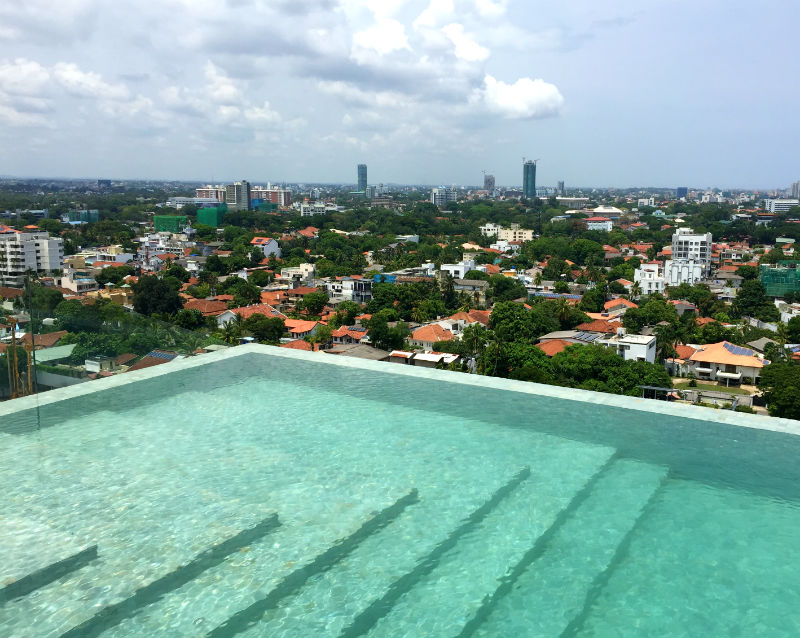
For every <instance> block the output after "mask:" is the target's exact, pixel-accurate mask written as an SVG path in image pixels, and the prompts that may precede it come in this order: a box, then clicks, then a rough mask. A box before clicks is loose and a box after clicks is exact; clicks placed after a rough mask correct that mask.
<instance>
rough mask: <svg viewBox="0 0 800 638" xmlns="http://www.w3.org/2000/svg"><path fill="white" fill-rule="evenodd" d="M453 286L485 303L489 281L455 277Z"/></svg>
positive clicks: (478, 302)
mask: <svg viewBox="0 0 800 638" xmlns="http://www.w3.org/2000/svg"><path fill="white" fill-rule="evenodd" d="M453 288H454V289H455V291H456V292H465V293H467V294H468V295H469V296H470V297H471V298H472V300H473V301H474V302H475V303H477V304H479V305H484V304H485V303H486V292H487V291H488V289H489V282H488V281H483V280H482V279H454V280H453Z"/></svg>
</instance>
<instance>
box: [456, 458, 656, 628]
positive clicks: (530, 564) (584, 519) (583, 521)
mask: <svg viewBox="0 0 800 638" xmlns="http://www.w3.org/2000/svg"><path fill="white" fill-rule="evenodd" d="M666 476H667V469H666V468H664V467H662V466H658V465H651V464H648V463H642V462H639V461H634V460H630V459H620V460H617V461H615V462H614V463H613V464H612V465H610V466H609V467H608V468H607V470H606V471H605V472H603V474H602V475H601V476H599V477H598V480H597V481H596V482H595V484H594V485H593V487H592V490H591V492H590V493H589V494H588V496H587V498H586V499H585V500H583V501H582V502H581V503H580V504H579V505H578V506H577V507H576V508H575V509H574V511H572V512H571V513H570V515H569V516H568V517H567V518H566V519H565V520H564V521H563V523H562V524H561V525H558V526H557V527H556V528H555V529H553V531H552V533H551V534H549V535H548V536H547V537H546V538H545V539H544V542H543V543H541V544H538V545H535V546H534V547H533V548H532V549H531V551H530V552H529V553H528V554H527V555H526V556H523V558H522V560H521V561H520V562H519V563H518V564H517V566H516V567H515V569H514V570H513V571H512V573H511V574H510V576H509V578H508V579H507V580H506V581H504V582H503V583H502V584H501V585H500V587H499V588H498V589H497V591H496V592H495V593H494V594H493V596H492V597H491V598H489V599H487V600H486V601H485V603H484V605H483V606H482V608H481V609H479V610H478V612H477V613H476V615H475V616H473V618H472V619H471V620H470V621H469V622H468V623H467V624H466V625H465V626H464V629H463V630H462V632H461V634H460V636H459V638H489V637H494V636H526V638H527V637H530V638H536V637H538V636H542V637H551V636H561V635H571V634H572V632H571V631H570V627H571V626H572V625H573V624H574V622H575V620H576V619H578V618H579V617H580V616H581V614H582V613H583V610H584V608H585V607H586V606H587V605H588V604H590V603H591V600H592V597H593V593H594V590H595V589H596V588H597V585H598V579H600V578H601V577H602V574H603V573H604V572H605V571H606V570H607V569H608V568H609V566H610V565H611V564H612V561H613V559H614V556H615V553H616V551H617V548H618V547H619V546H620V544H621V543H622V542H623V541H624V539H625V538H626V536H627V535H628V534H629V532H630V531H631V529H633V527H634V525H635V524H636V522H637V521H638V520H639V518H640V516H641V514H642V511H643V510H644V508H645V506H646V505H647V504H648V503H649V502H650V501H651V499H652V498H653V496H654V495H655V494H657V493H658V490H659V488H660V487H661V485H662V484H663V483H664V480H665V479H666Z"/></svg>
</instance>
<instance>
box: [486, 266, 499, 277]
mask: <svg viewBox="0 0 800 638" xmlns="http://www.w3.org/2000/svg"><path fill="white" fill-rule="evenodd" d="M499 273H500V266H495V265H494V264H486V274H487V275H497V274H499Z"/></svg>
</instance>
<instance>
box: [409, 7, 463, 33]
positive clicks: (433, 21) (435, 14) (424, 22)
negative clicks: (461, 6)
mask: <svg viewBox="0 0 800 638" xmlns="http://www.w3.org/2000/svg"><path fill="white" fill-rule="evenodd" d="M454 13H455V6H454V4H453V0H431V1H430V3H429V4H428V6H427V7H426V8H425V10H424V11H423V12H422V13H420V14H419V15H418V16H417V17H416V19H415V20H414V23H413V26H414V29H416V30H417V31H419V30H421V29H425V28H428V29H433V28H435V27H438V26H439V25H440V24H441V23H442V22H445V21H446V20H449V19H450V17H451V16H452V15H453V14H454Z"/></svg>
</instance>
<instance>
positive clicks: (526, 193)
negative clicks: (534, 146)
mask: <svg viewBox="0 0 800 638" xmlns="http://www.w3.org/2000/svg"><path fill="white" fill-rule="evenodd" d="M522 197H523V198H525V199H533V198H534V197H536V162H534V161H533V160H528V161H527V162H525V163H524V164H523V165H522Z"/></svg>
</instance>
